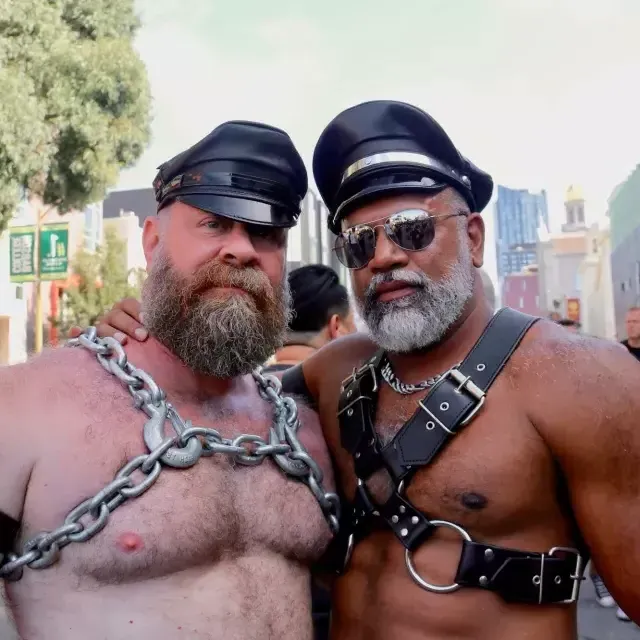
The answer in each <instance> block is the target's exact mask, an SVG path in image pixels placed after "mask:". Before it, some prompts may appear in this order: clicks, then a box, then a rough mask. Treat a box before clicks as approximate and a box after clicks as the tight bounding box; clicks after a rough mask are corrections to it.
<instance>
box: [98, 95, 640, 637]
mask: <svg viewBox="0 0 640 640" xmlns="http://www.w3.org/2000/svg"><path fill="white" fill-rule="evenodd" d="M314 177H315V181H316V184H317V185H318V188H319V190H320V194H321V195H322V197H323V199H324V201H325V203H326V204H327V206H328V208H329V212H330V216H329V220H328V224H329V228H330V229H331V230H332V231H333V232H334V233H335V234H336V235H337V239H336V245H335V250H336V253H337V256H338V258H339V259H340V260H341V261H342V262H343V263H344V264H345V265H346V266H347V267H348V268H349V269H351V270H352V271H351V279H352V288H353V292H354V295H355V298H356V302H357V304H358V307H359V309H360V311H361V314H362V316H363V318H364V320H365V321H366V323H367V325H368V328H369V331H370V336H363V335H354V336H348V337H345V338H342V339H340V340H336V341H333V342H332V343H330V344H329V345H327V346H325V347H323V348H322V349H320V350H319V351H318V352H317V353H316V354H314V355H313V356H311V357H310V358H309V359H307V360H306V361H305V362H304V363H302V365H300V366H298V367H295V368H293V369H290V370H288V371H287V372H286V373H285V374H284V375H283V388H284V389H286V390H287V391H288V392H290V393H297V394H302V395H305V396H307V397H308V398H309V400H310V401H311V402H314V403H315V404H316V406H317V408H318V413H319V416H320V419H321V423H322V429H323V433H324V436H325V438H326V441H327V444H328V447H329V450H330V453H331V454H332V458H333V460H334V463H335V469H336V473H337V478H338V481H339V482H338V485H339V488H340V491H341V493H342V494H343V495H344V497H345V504H344V507H345V508H343V513H345V514H346V517H345V519H344V520H343V522H342V523H341V527H340V533H339V536H338V537H337V539H336V541H335V545H334V548H333V557H334V560H335V561H334V566H335V567H336V568H337V570H338V571H339V572H340V573H341V574H342V575H341V576H340V577H339V578H338V579H337V580H336V582H335V584H334V588H333V593H332V628H331V637H332V638H333V640H347V639H348V640H378V639H379V640H396V639H399V638H400V639H402V640H454V639H455V640H462V639H464V640H472V639H473V640H477V639H480V638H482V639H491V640H514V639H518V640H520V639H525V638H526V639H529V638H530V639H534V638H536V639H537V638H553V639H554V640H575V638H576V634H577V631H576V600H577V597H578V592H579V585H580V582H581V580H582V579H583V570H584V566H585V564H586V561H587V558H588V556H589V555H591V556H592V557H593V558H594V560H595V562H596V563H597V565H598V567H599V568H600V570H601V571H602V574H603V577H604V579H605V580H606V582H607V584H608V585H609V586H610V588H611V591H612V593H613V595H614V596H615V598H616V599H617V600H618V601H619V602H620V603H621V605H622V606H623V608H624V609H625V611H627V612H628V613H629V614H630V616H631V617H632V618H633V619H635V620H638V619H640V589H639V588H638V580H637V574H638V573H639V572H640V545H638V544H637V531H636V527H635V525H634V524H633V523H634V522H637V520H638V518H640V502H639V501H638V495H639V494H640V464H639V463H640V430H638V428H637V416H638V413H639V412H640V391H639V390H640V371H639V370H638V367H637V362H636V361H635V359H634V358H633V356H631V355H630V354H629V353H627V351H626V349H624V348H623V347H622V346H620V345H616V344H615V343H610V342H605V341H600V340H596V339H591V338H588V337H585V336H581V335H578V334H570V333H569V332H567V331H565V330H564V329H563V328H562V327H559V326H557V325H556V324H555V323H552V322H549V321H546V320H542V319H537V318H531V317H529V316H525V315H523V314H520V313H518V312H515V311H513V310H502V311H500V312H498V313H497V314H495V315H494V314H493V309H492V308H491V306H490V305H489V304H488V303H487V300H486V297H485V293H484V289H483V286H482V281H481V278H480V276H479V274H478V270H479V269H480V267H481V266H482V263H483V251H484V223H483V220H482V217H481V215H480V212H481V211H482V210H483V209H484V208H485V207H486V205H487V204H488V202H489V200H490V197H491V193H492V186H493V182H492V179H491V177H490V176H489V175H487V174H486V173H484V172H482V171H480V170H479V169H478V168H477V167H475V166H474V165H473V164H471V163H470V162H469V161H468V160H467V159H466V158H464V157H463V156H462V155H461V154H460V153H459V151H458V150H457V149H456V147H455V146H454V144H453V142H452V141H451V140H450V138H449V137H448V136H447V134H446V133H445V132H444V130H443V129H442V128H441V127H440V126H439V125H438V123H437V122H435V120H433V118H431V117H430V116H429V115H427V114H426V113H424V112H423V111H421V110H420V109H417V108H416V107H413V106H411V105H407V104H404V103H398V102H391V101H376V102H369V103H364V104H360V105H358V106H356V107H353V108H351V109H347V110H346V111H344V112H343V113H341V114H339V115H338V116H337V117H336V118H334V120H333V121H332V122H331V123H330V124H329V125H328V126H327V128H326V129H325V131H324V132H323V134H322V135H321V137H320V140H319V142H318V144H317V146H316V150H315V153H314ZM129 311H131V313H132V314H133V315H134V316H135V315H136V310H135V309H132V308H130V307H129ZM107 320H108V323H109V324H110V325H112V326H111V327H107V326H102V327H101V331H102V332H104V333H109V332H113V331H114V330H115V328H118V329H121V330H125V331H126V332H127V333H129V334H132V333H133V329H135V327H136V326H139V325H137V324H136V323H135V321H134V320H133V318H126V319H125V317H124V314H123V312H122V310H118V311H114V312H113V313H112V314H109V316H108V318H107ZM347 504H348V505H350V508H349V509H347V508H346V507H347ZM634 514H635V515H634Z"/></svg>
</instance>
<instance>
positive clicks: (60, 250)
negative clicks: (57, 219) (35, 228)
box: [39, 223, 69, 280]
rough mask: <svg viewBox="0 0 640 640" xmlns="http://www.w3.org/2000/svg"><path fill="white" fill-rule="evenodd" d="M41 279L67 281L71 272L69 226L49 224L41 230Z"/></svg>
mask: <svg viewBox="0 0 640 640" xmlns="http://www.w3.org/2000/svg"><path fill="white" fill-rule="evenodd" d="M39 253H40V263H39V264H40V279H41V280H66V279H67V275H68V271H69V225H68V224H66V223H58V224H47V225H44V226H43V227H42V228H41V230H40V251H39Z"/></svg>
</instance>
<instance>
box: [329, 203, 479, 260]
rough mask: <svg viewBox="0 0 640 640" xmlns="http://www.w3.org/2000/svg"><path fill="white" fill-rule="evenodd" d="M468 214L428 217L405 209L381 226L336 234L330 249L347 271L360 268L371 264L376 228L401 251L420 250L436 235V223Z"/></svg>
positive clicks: (369, 226)
mask: <svg viewBox="0 0 640 640" xmlns="http://www.w3.org/2000/svg"><path fill="white" fill-rule="evenodd" d="M465 215H467V214H466V213H465V212H463V211H459V212H457V213H449V214H445V215H440V216H434V215H431V214H430V213H429V212H428V211H424V210H423V209H406V210H404V211H398V212H397V213H394V214H393V215H391V216H388V217H387V216H385V217H384V218H380V219H379V220H373V221H372V222H379V221H380V220H386V222H385V223H384V224H376V225H374V224H372V223H367V224H358V225H355V226H354V227H350V228H349V229H346V230H345V231H342V232H341V233H340V234H338V237H337V238H336V241H335V245H334V248H333V250H334V251H335V252H336V257H337V258H338V260H340V262H341V263H342V264H343V265H344V266H345V267H347V269H354V270H355V269H362V268H363V267H366V266H367V264H369V262H370V261H371V259H372V258H373V256H374V255H375V252H376V229H377V228H378V227H382V228H383V229H384V232H385V233H386V234H387V238H389V240H391V242H393V243H394V244H395V245H397V246H398V247H400V248H401V249H402V250H403V251H422V250H423V249H426V248H427V247H428V246H429V245H430V244H431V242H432V241H433V238H434V237H435V235H436V220H446V219H447V218H454V217H456V216H465Z"/></svg>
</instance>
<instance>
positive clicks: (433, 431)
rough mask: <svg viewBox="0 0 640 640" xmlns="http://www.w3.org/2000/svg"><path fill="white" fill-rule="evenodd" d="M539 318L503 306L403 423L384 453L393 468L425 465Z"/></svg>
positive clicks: (454, 431) (455, 428) (458, 427)
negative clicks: (460, 358) (457, 364)
mask: <svg viewBox="0 0 640 640" xmlns="http://www.w3.org/2000/svg"><path fill="white" fill-rule="evenodd" d="M537 319H538V318H534V317H531V316H527V315H525V314H522V313H520V312H518V311H515V310H513V309H509V308H505V309H502V310H501V311H499V312H498V313H496V314H495V315H494V316H493V318H492V319H491V322H490V323H489V325H488V326H487V328H486V329H485V332H484V333H483V335H482V336H481V338H480V339H479V340H478V342H477V343H476V345H475V346H474V347H473V349H472V350H471V352H470V353H469V355H468V356H467V357H466V358H465V359H464V361H463V362H462V364H461V365H460V366H459V367H458V368H457V370H453V371H452V372H449V373H448V374H447V375H445V376H443V377H442V378H441V379H440V380H439V381H438V382H437V383H436V384H435V385H434V386H433V387H432V388H431V390H430V392H429V393H428V394H427V396H426V397H425V399H424V400H422V401H421V403H420V407H419V408H418V409H417V411H416V412H415V413H414V414H413V416H412V417H411V419H410V420H409V421H408V422H407V423H406V424H405V425H404V427H403V428H402V429H401V430H400V432H399V433H398V434H397V435H396V437H395V438H394V439H393V441H392V442H391V443H390V444H389V445H388V447H387V449H393V450H394V451H393V452H388V451H385V452H384V457H385V459H386V460H389V464H390V465H391V466H392V467H393V468H394V470H395V471H396V473H397V472H401V473H402V468H406V467H407V466H411V467H413V466H414V465H426V464H429V463H430V462H431V460H433V458H434V457H435V456H436V455H437V453H438V452H439V451H440V449H442V447H443V446H444V445H445V444H446V443H447V442H448V441H449V440H450V439H451V438H452V437H453V436H454V435H455V434H456V432H457V431H459V430H460V429H461V428H463V427H464V426H465V419H467V418H468V417H469V416H471V415H472V413H473V411H474V410H475V409H476V408H477V407H478V406H479V404H480V403H481V402H482V401H484V399H483V398H482V395H484V393H486V391H487V390H488V389H489V387H490V386H491V383H492V382H493V381H494V380H495V379H496V377H497V376H498V374H499V373H500V371H502V368H503V367H504V365H505V364H506V362H507V361H508V360H509V358H510V356H511V354H512V353H513V351H514V350H515V349H516V348H517V346H518V345H519V344H520V341H521V340H522V338H523V337H524V335H525V333H526V332H527V331H528V330H529V328H530V327H531V325H532V324H533V323H534V322H536V320H537Z"/></svg>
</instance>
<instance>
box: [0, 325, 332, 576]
mask: <svg viewBox="0 0 640 640" xmlns="http://www.w3.org/2000/svg"><path fill="white" fill-rule="evenodd" d="M69 345H70V346H81V347H84V348H85V349H88V350H89V351H91V352H92V353H94V354H95V355H96V358H97V360H98V362H99V363H100V364H101V365H102V367H104V369H105V370H106V371H108V372H109V373H111V374H113V375H114V376H115V377H116V378H118V380H120V382H122V384H123V385H125V386H126V387H127V388H128V390H129V392H130V393H131V396H132V397H133V402H134V405H135V406H136V407H137V408H139V409H141V410H142V411H144V412H145V413H146V414H147V416H148V418H149V419H148V420H147V422H146V423H145V425H144V429H143V438H144V442H145V444H146V446H147V449H148V451H149V453H145V454H142V455H139V456H136V457H135V458H133V459H132V460H130V461H129V462H127V463H126V464H125V465H124V466H123V467H122V468H121V469H120V470H119V471H118V472H117V473H116V474H115V477H114V479H113V480H112V481H111V482H110V483H109V484H107V485H106V486H105V487H103V488H102V489H101V490H100V491H98V493H96V494H95V495H94V496H93V497H92V498H89V499H87V500H84V501H83V502H81V503H80V504H79V505H78V506H76V507H75V508H74V509H72V510H71V511H70V512H69V514H68V515H67V517H66V518H65V520H64V523H63V524H62V525H60V526H59V527H58V528H57V529H54V530H53V531H49V532H47V531H44V532H42V533H38V534H37V535H35V536H33V537H32V538H30V539H29V540H27V542H25V544H24V545H23V547H22V552H21V554H20V555H18V554H15V553H10V554H7V555H6V557H3V556H2V555H1V554H0V578H4V579H6V580H9V581H17V580H20V578H22V575H23V569H24V567H29V568H30V569H45V568H47V567H50V566H51V565H53V564H55V563H56V562H57V561H58V559H59V557H60V551H61V549H63V548H64V547H66V546H67V545H68V544H71V543H72V542H86V541H88V540H90V539H91V538H93V537H94V536H95V535H96V534H98V533H99V532H100V531H102V529H104V527H105V526H106V525H107V523H108V521H109V516H110V515H111V513H112V512H113V511H114V510H115V509H117V508H118V507H119V506H121V505H122V504H124V503H125V502H127V501H128V500H131V499H133V498H137V497H139V496H141V495H142V494H143V493H145V492H146V491H148V490H149V489H150V488H151V487H152V486H153V485H154V483H155V482H156V480H157V479H158V477H159V476H160V473H161V472H162V469H163V465H165V466H171V467H175V468H183V469H184V468H188V467H191V466H193V465H194V464H196V463H197V462H198V460H199V459H200V457H201V456H212V455H214V454H223V455H226V456H229V457H230V458H231V460H232V461H233V462H234V463H236V464H241V465H246V466H254V465H259V464H261V463H262V462H263V461H264V460H265V459H266V458H273V460H274V462H275V463H276V464H277V465H278V466H279V467H280V469H282V471H283V472H284V473H285V474H286V475H288V476H291V477H293V478H296V479H298V480H299V481H301V482H303V483H304V484H305V485H306V486H308V487H309V489H310V491H311V493H312V494H313V496H314V497H315V499H316V500H317V501H318V503H319V505H320V508H321V509H322V512H323V513H324V516H325V518H326V520H327V522H328V524H329V527H330V528H331V531H332V533H334V534H336V533H337V532H338V528H339V520H340V501H339V498H338V496H337V495H336V494H335V493H331V492H327V491H326V490H325V489H324V487H323V485H322V482H323V479H324V477H323V473H322V469H320V467H319V466H318V464H317V463H316V462H315V460H313V458H312V457H311V456H310V455H309V452H308V451H307V450H306V449H305V448H304V446H302V444H301V443H300V441H299V439H298V437H297V432H298V429H299V428H300V421H299V420H298V408H297V406H296V403H295V401H294V400H293V399H292V398H287V397H283V396H282V394H281V392H282V385H281V383H280V380H278V379H277V378H275V377H273V376H269V375H263V374H262V373H261V371H260V370H258V371H255V372H254V373H253V378H254V379H255V381H256V383H257V386H258V391H259V393H260V396H261V397H262V398H263V399H264V400H266V401H267V402H269V403H271V405H272V406H273V424H272V426H271V428H270V430H269V440H268V441H266V440H264V439H263V438H261V437H260V436H256V435H251V434H246V433H243V434H240V435H238V436H237V437H235V438H232V439H230V438H223V437H222V436H221V435H220V433H219V432H218V431H216V430H215V429H209V428H205V427H197V426H193V425H192V424H191V423H190V422H189V421H184V420H182V418H181V417H180V415H179V414H178V412H177V411H176V410H175V408H174V407H173V406H172V405H171V404H170V403H168V402H167V401H166V396H165V393H164V392H163V391H162V389H160V387H158V385H157V384H156V383H155V381H154V380H153V378H152V377H151V376H150V375H149V374H148V373H146V372H145V371H143V370H142V369H138V368H137V367H135V366H133V365H132V364H131V363H130V362H129V361H128V359H127V356H126V353H125V351H124V349H123V348H122V345H121V344H120V343H119V342H118V341H117V340H114V339H113V338H99V337H98V335H97V331H96V328H95V327H91V328H89V329H87V331H85V333H83V334H82V335H81V336H79V337H78V338H75V339H74V340H70V341H69ZM167 420H169V422H170V424H171V426H172V427H173V430H174V432H175V435H174V436H172V437H167V436H166V435H165V424H166V421H167Z"/></svg>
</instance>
